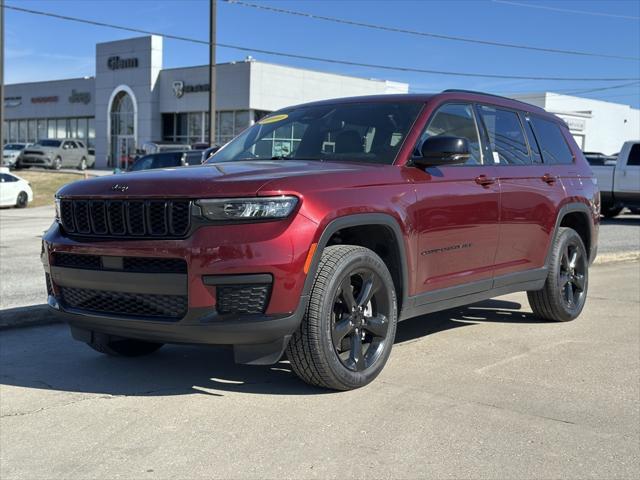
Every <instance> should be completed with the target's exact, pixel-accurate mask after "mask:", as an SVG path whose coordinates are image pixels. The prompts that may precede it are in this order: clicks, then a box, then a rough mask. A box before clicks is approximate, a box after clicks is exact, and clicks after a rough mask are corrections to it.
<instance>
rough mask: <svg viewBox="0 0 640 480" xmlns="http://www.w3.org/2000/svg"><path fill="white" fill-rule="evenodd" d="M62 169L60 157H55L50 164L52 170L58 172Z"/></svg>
mask: <svg viewBox="0 0 640 480" xmlns="http://www.w3.org/2000/svg"><path fill="white" fill-rule="evenodd" d="M61 168H62V159H61V158H60V157H56V158H55V159H54V160H53V163H52V164H51V169H52V170H60V169H61Z"/></svg>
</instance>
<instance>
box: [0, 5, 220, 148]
mask: <svg viewBox="0 0 640 480" xmlns="http://www.w3.org/2000/svg"><path fill="white" fill-rule="evenodd" d="M0 1H3V0H0ZM216 3H217V0H209V145H213V144H214V143H216Z"/></svg>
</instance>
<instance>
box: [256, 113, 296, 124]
mask: <svg viewBox="0 0 640 480" xmlns="http://www.w3.org/2000/svg"><path fill="white" fill-rule="evenodd" d="M286 118H289V115H287V114H286V113H281V114H280V115H273V116H272V117H265V118H263V119H262V120H259V121H258V123H259V124H260V125H267V124H269V123H276V122H281V121H282V120H284V119H286Z"/></svg>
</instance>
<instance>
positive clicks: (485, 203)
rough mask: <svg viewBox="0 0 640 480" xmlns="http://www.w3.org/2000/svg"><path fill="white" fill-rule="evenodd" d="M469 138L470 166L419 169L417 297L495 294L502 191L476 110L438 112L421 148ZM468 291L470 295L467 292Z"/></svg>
mask: <svg viewBox="0 0 640 480" xmlns="http://www.w3.org/2000/svg"><path fill="white" fill-rule="evenodd" d="M437 135H442V136H453V137H463V138H466V139H467V140H468V142H469V145H470V148H471V153H472V155H471V158H470V159H469V160H468V161H467V163H466V164H465V165H456V166H444V167H430V168H427V169H426V170H421V169H418V168H413V170H415V173H412V177H413V181H414V183H415V187H416V193H417V205H416V214H417V219H416V223H417V228H418V265H417V278H416V288H417V290H418V291H417V292H416V293H417V294H420V293H427V292H432V291H434V290H440V289H443V288H449V287H456V286H460V288H461V292H460V293H461V294H467V293H474V292H477V291H483V290H488V289H490V288H491V284H492V277H493V264H494V258H495V254H496V247H497V243H498V228H499V209H500V185H499V182H497V181H496V180H495V177H496V172H495V167H493V166H492V165H491V164H487V161H488V158H486V157H487V155H486V153H485V152H484V151H483V150H484V148H485V146H484V145H483V142H480V138H479V129H478V123H477V119H476V114H475V112H474V109H473V106H472V105H470V104H466V103H450V104H445V105H443V106H441V107H440V108H438V110H436V112H435V113H434V114H433V115H432V117H431V119H430V120H429V122H428V123H427V127H426V129H425V131H424V133H423V134H422V136H421V138H420V141H419V143H418V145H417V148H416V152H414V155H417V154H418V152H419V147H420V146H421V144H422V142H424V141H425V140H426V139H427V138H429V137H432V136H437ZM462 290H464V292H462Z"/></svg>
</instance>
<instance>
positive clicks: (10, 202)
mask: <svg viewBox="0 0 640 480" xmlns="http://www.w3.org/2000/svg"><path fill="white" fill-rule="evenodd" d="M32 200H33V190H31V186H30V185H29V182H27V181H26V180H25V179H23V178H20V177H18V176H17V175H14V174H13V173H9V169H8V168H6V167H2V168H0V207H18V208H24V207H26V206H27V205H28V204H29V202H31V201H32Z"/></svg>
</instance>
